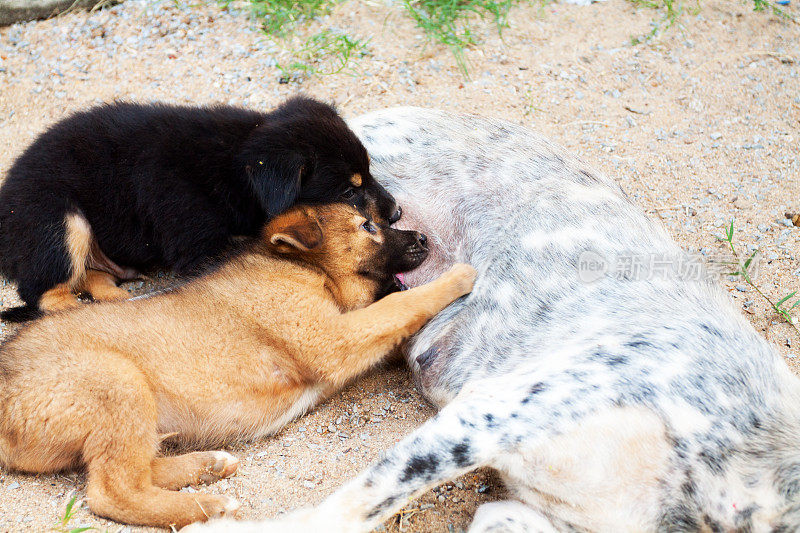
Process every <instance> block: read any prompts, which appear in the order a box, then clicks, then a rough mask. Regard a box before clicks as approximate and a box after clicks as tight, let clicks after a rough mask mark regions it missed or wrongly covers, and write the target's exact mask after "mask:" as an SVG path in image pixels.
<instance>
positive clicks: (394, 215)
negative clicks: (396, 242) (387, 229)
mask: <svg viewBox="0 0 800 533" xmlns="http://www.w3.org/2000/svg"><path fill="white" fill-rule="evenodd" d="M401 216H403V208H402V207H400V206H399V205H398V206H397V209H396V210H395V212H394V213H392V216H390V217H389V224H394V223H395V222H397V221H398V220H400V217H401Z"/></svg>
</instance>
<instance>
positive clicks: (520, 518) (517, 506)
mask: <svg viewBox="0 0 800 533" xmlns="http://www.w3.org/2000/svg"><path fill="white" fill-rule="evenodd" d="M558 532H559V530H558V529H557V528H556V527H555V526H553V524H552V523H551V522H550V520H548V519H547V517H546V516H544V515H542V514H541V513H539V512H538V511H536V510H535V509H532V508H531V507H529V506H527V505H525V504H524V503H522V502H515V501H503V502H491V503H484V504H483V505H481V506H480V507H478V512H476V513H475V519H474V520H473V521H472V524H470V526H469V531H468V533H558Z"/></svg>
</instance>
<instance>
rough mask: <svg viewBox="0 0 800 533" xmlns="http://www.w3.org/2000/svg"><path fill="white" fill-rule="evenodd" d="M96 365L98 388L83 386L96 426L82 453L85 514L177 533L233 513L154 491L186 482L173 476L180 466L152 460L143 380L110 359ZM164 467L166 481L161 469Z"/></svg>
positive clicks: (224, 506)
mask: <svg viewBox="0 0 800 533" xmlns="http://www.w3.org/2000/svg"><path fill="white" fill-rule="evenodd" d="M100 360H102V361H103V364H104V366H105V368H102V370H103V372H102V373H101V374H98V375H99V376H102V377H100V378H99V379H98V380H97V381H99V382H98V383H88V384H87V386H88V387H89V390H96V391H97V393H96V395H95V396H93V400H94V402H93V403H94V415H93V416H94V418H95V421H96V423H95V424H94V425H93V427H92V429H91V432H90V433H89V435H88V436H87V437H86V440H85V442H84V448H83V458H84V461H85V462H86V464H87V465H88V473H89V476H88V485H87V491H86V492H87V500H88V503H89V507H90V508H91V510H92V511H93V512H95V513H96V514H98V515H100V516H105V517H107V518H111V519H112V520H116V521H119V522H125V523H130V524H141V525H147V526H157V527H170V526H175V527H181V526H184V525H186V524H189V523H191V522H195V521H198V520H207V519H208V518H212V517H218V516H223V515H225V514H230V513H233V512H235V511H236V509H238V503H237V502H236V500H233V499H231V498H227V497H225V496H216V495H212V494H200V493H194V494H190V493H183V492H173V491H169V490H164V489H163V488H161V487H158V486H157V485H156V483H161V484H162V485H171V486H172V487H175V486H176V485H179V484H180V483H176V482H177V481H181V482H182V481H187V480H189V479H187V477H186V476H184V479H182V480H180V479H177V478H178V477H180V476H179V475H176V472H175V468H174V467H175V466H176V461H177V463H180V462H184V460H178V459H177V458H167V459H166V460H164V458H162V459H161V460H158V459H156V458H155V453H156V449H157V447H158V444H159V439H158V435H157V432H156V417H157V412H156V405H155V400H154V398H153V395H152V393H151V392H150V388H149V386H148V384H147V382H146V380H145V378H144V376H143V375H141V373H140V372H139V371H138V369H136V368H135V367H133V365H132V364H130V363H128V362H126V361H125V362H121V361H115V360H114V358H113V355H111V354H109V355H108V356H106V357H105V358H103V359H100ZM199 462H202V461H199ZM170 466H171V467H173V468H172V469H171V470H172V472H171V474H172V475H169V474H168V473H167V470H170V468H165V467H170ZM178 466H181V465H178ZM154 467H155V468H154ZM224 470H225V468H224V467H223V471H224ZM177 474H181V472H180V471H178V472H177Z"/></svg>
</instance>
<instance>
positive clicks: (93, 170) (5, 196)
mask: <svg viewBox="0 0 800 533" xmlns="http://www.w3.org/2000/svg"><path fill="white" fill-rule="evenodd" d="M334 200H343V201H346V202H348V203H350V204H352V205H355V206H356V207H358V208H359V209H362V210H363V211H365V212H367V213H370V214H371V215H372V216H373V217H374V218H376V219H377V220H379V221H384V222H394V221H396V220H397V219H399V218H400V208H399V207H398V206H397V204H396V203H395V201H394V199H393V198H392V196H391V195H390V194H389V193H387V192H386V190H384V188H383V187H381V186H380V185H379V184H378V183H377V182H376V181H375V180H374V179H373V178H372V176H371V175H370V172H369V158H368V156H367V151H366V150H365V149H364V146H363V145H362V144H361V142H360V141H359V140H358V138H357V137H356V136H355V135H354V134H353V132H352V131H350V129H349V128H348V127H347V125H346V124H345V122H344V120H342V118H341V117H340V116H339V115H338V114H337V113H336V111H335V110H334V109H333V108H332V107H331V106H329V105H327V104H323V103H321V102H318V101H315V100H312V99H310V98H305V97H296V98H293V99H291V100H288V101H287V102H285V103H284V104H283V105H281V106H280V107H278V108H277V109H275V110H274V111H272V112H270V113H260V112H257V111H252V110H246V109H241V108H235V107H227V106H217V107H208V108H204V107H178V106H171V105H163V104H153V105H142V104H133V103H114V104H108V105H102V106H99V107H96V108H93V109H90V110H88V111H85V112H80V113H76V114H74V115H72V116H71V117H69V118H67V119H65V120H63V121H61V122H59V123H57V124H56V125H55V126H53V127H52V128H50V129H49V130H48V131H46V132H45V133H44V134H42V135H41V136H40V137H39V138H38V139H36V141H35V142H34V143H33V144H32V145H31V146H30V147H29V148H28V149H27V150H26V151H25V152H24V153H23V154H22V155H21V156H20V157H19V159H17V161H16V162H15V163H14V165H13V166H12V167H11V170H10V171H9V173H8V177H7V178H6V180H5V182H4V183H3V185H2V187H0V273H2V274H3V275H5V276H6V277H7V278H9V279H11V280H12V281H15V282H17V284H18V291H19V295H20V297H21V298H22V299H23V300H24V301H25V303H26V305H25V306H22V307H17V308H13V309H10V310H7V311H5V312H3V313H2V314H1V315H0V316H2V318H4V319H6V320H10V321H21V320H27V319H30V318H33V317H35V316H37V315H38V314H40V310H41V311H55V310H59V309H65V308H68V307H73V306H76V305H78V303H77V301H76V299H75V296H74V293H75V292H88V293H90V294H91V295H92V296H93V297H94V298H95V299H99V300H104V299H117V298H124V297H127V296H128V294H127V292H126V291H123V290H122V289H120V288H118V287H117V286H116V283H117V281H118V280H124V279H131V278H133V277H135V276H137V275H138V272H139V271H147V270H152V269H156V268H166V269H170V270H173V271H175V272H177V273H179V274H182V275H191V274H194V273H196V272H197V271H198V269H199V268H200V267H201V265H203V264H204V263H205V262H206V261H207V260H208V259H209V258H212V257H216V256H219V255H220V254H222V253H224V252H225V251H226V250H227V249H228V247H229V246H230V245H231V243H232V237H233V236H238V235H244V236H248V235H250V236H253V235H256V234H257V232H258V231H259V230H260V229H261V227H262V226H263V224H264V223H265V222H266V220H268V219H269V218H271V217H272V216H274V215H277V214H278V213H280V212H281V211H283V210H285V209H286V208H288V207H289V206H291V205H293V204H294V203H296V202H298V201H302V202H304V203H314V202H329V201H334Z"/></svg>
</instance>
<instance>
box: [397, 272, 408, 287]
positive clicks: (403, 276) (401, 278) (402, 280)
mask: <svg viewBox="0 0 800 533" xmlns="http://www.w3.org/2000/svg"><path fill="white" fill-rule="evenodd" d="M395 276H396V277H397V279H399V280H400V283H402V284H403V285H405V284H406V275H405V274H402V273H400V274H395Z"/></svg>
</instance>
